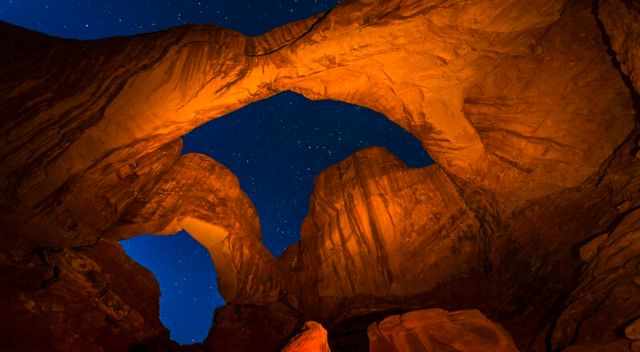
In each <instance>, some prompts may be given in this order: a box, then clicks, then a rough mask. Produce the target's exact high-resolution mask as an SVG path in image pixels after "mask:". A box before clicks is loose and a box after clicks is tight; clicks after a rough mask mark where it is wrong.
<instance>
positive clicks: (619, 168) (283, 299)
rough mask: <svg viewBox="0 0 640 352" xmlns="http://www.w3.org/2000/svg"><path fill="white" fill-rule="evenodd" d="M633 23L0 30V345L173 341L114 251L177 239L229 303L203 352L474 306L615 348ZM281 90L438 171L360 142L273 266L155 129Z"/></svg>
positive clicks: (345, 335) (335, 18)
mask: <svg viewBox="0 0 640 352" xmlns="http://www.w3.org/2000/svg"><path fill="white" fill-rule="evenodd" d="M638 9H639V7H638V3H637V1H635V0H631V1H623V0H601V1H598V2H595V3H594V2H592V1H587V0H578V1H566V0H533V1H524V0H499V1H498V0H477V1H456V0H444V1H423V0H389V1H370V0H351V1H345V2H344V3H342V4H341V5H340V6H338V7H336V8H335V9H333V10H331V11H329V12H327V13H324V14H319V15H317V16H314V17H312V18H309V19H307V20H303V21H299V22H296V23H292V24H288V25H286V26H283V27H281V28H277V29H275V30H273V31H272V32H269V33H266V34H264V35H261V36H257V37H247V36H244V35H242V34H240V33H236V32H233V31H230V30H226V29H221V28H216V27H211V26H185V27H180V28H175V29H172V30H168V31H163V32H158V33H153V34H146V35H141V36H136V37H131V38H113V39H104V40H97V41H72V40H63V39H58V38H51V37H47V36H45V35H42V34H38V33H33V32H30V31H27V30H24V29H21V28H16V27H14V26H12V25H9V24H6V23H1V24H0V36H1V37H2V38H3V41H2V42H1V43H0V49H1V50H0V52H2V53H3V55H0V92H1V93H2V94H1V95H0V97H1V98H0V116H3V118H2V120H1V121H0V138H1V139H0V140H1V141H2V142H3V148H2V149H1V150H0V210H1V211H0V228H1V229H2V231H3V232H2V236H0V271H2V272H3V273H5V274H3V276H2V280H4V281H3V285H2V289H0V304H5V305H6V306H3V307H2V308H3V309H5V311H8V312H10V313H11V314H12V316H16V317H17V318H16V322H15V324H12V325H11V326H10V327H7V328H4V329H0V341H2V343H5V344H6V345H7V347H6V348H8V349H16V348H17V349H19V350H22V351H29V350H33V351H36V350H42V349H43V346H44V345H45V343H46V346H54V347H53V349H58V350H69V349H71V350H73V349H81V350H89V351H91V350H95V351H100V350H126V349H127V348H129V347H136V346H137V347H140V348H147V349H153V348H156V347H157V348H159V349H161V350H163V349H164V350H167V349H170V348H173V347H171V346H172V344H171V343H170V342H169V341H168V338H167V334H166V331H165V330H164V328H163V327H162V325H161V324H160V323H159V322H158V319H157V299H158V292H157V286H156V285H155V284H154V283H153V282H152V280H151V277H150V276H149V274H148V273H147V272H146V271H144V270H143V269H141V268H140V267H139V266H137V265H136V264H135V263H132V262H130V261H129V260H128V259H127V258H126V257H125V256H124V254H123V253H122V251H121V249H120V248H119V247H118V246H117V244H115V241H117V240H120V239H124V238H130V237H131V236H135V235H139V234H142V233H156V234H160V235H168V234H172V233H175V232H176V231H179V230H182V229H185V230H187V231H188V232H189V233H191V235H192V236H194V238H196V239H197V240H198V241H199V242H200V243H202V244H203V246H205V247H206V248H207V249H208V250H209V251H210V253H211V256H212V258H213V261H214V262H215V265H216V268H217V270H218V277H219V280H220V287H221V290H222V294H223V296H224V297H225V299H226V300H227V302H228V303H229V305H227V306H226V307H224V308H222V309H220V310H219V311H218V312H217V314H216V324H215V327H214V328H213V329H212V331H211V333H210V336H209V338H208V339H207V341H206V343H205V344H204V345H203V346H202V348H204V349H208V350H213V349H215V350H216V351H220V350H222V351H225V350H233V351H253V350H256V349H261V350H264V351H277V350H279V349H281V348H283V347H284V345H285V344H286V341H288V340H289V339H290V338H291V337H292V335H293V334H295V332H296V330H297V329H298V328H299V327H300V325H301V324H302V322H304V321H309V320H314V321H320V322H321V323H322V324H323V325H324V326H325V327H326V328H327V330H328V331H329V340H330V341H331V340H332V336H333V339H334V343H333V346H332V350H333V351H334V352H335V351H341V350H349V351H358V350H366V349H367V346H365V345H366V340H365V342H362V339H363V338H365V339H366V330H367V326H369V325H370V323H372V322H375V321H379V320H380V319H381V317H384V316H388V315H392V314H398V313H403V312H407V311H413V310H416V309H423V308H432V307H441V308H445V309H448V310H460V309H469V308H477V309H480V310H482V311H483V312H486V313H487V314H488V315H489V316H491V317H492V319H495V320H496V321H497V322H499V323H500V324H501V325H503V326H504V327H505V328H506V329H508V330H509V331H510V332H511V334H512V335H513V337H514V339H515V341H516V343H517V344H518V346H519V347H520V349H521V350H523V351H546V350H547V349H548V348H549V347H552V348H554V349H566V350H574V351H580V350H593V351H597V350H612V351H614V350H616V349H619V350H621V351H623V350H625V349H627V350H628V349H630V348H632V347H631V346H632V342H631V339H630V338H629V337H625V336H624V335H623V334H621V332H622V331H624V330H625V329H627V328H628V326H629V324H631V323H632V322H633V321H635V319H637V318H638V316H640V305H639V303H638V302H637V299H636V297H640V294H639V293H638V292H637V287H638V285H637V283H638V282H639V280H640V279H638V276H639V275H638V267H637V260H636V259H637V252H638V251H637V248H636V247H637V246H636V244H637V243H638V239H637V236H636V233H637V231H638V229H637V225H638V223H639V222H640V219H639V218H638V213H637V211H638V207H640V159H639V158H638V157H637V155H638V153H639V152H640V143H639V142H640V131H638V128H637V126H638V116H637V112H635V111H634V110H633V106H634V104H636V106H637V103H638V100H637V99H638V95H637V92H635V91H634V90H633V87H636V89H637V88H638V86H640V84H639V81H638V75H637V72H638V64H637V62H638V52H639V51H638V47H639V46H638V40H637V38H638V23H639V21H638V20H637V19H638V18H640V10H638ZM345 82H348V84H345ZM285 90H292V91H295V92H298V93H301V94H304V95H305V96H306V97H308V98H311V99H336V100H341V101H346V102H350V103H354V104H359V105H362V106H366V107H369V108H372V109H374V110H376V111H379V112H382V113H384V114H385V115H386V116H387V117H388V118H389V119H390V120H392V121H394V122H395V123H397V124H399V125H400V126H402V127H403V128H405V129H407V130H408V131H409V132H411V133H412V134H413V135H415V136H416V137H418V138H419V139H420V141H421V142H422V144H423V146H424V147H425V149H426V150H427V151H428V152H429V153H430V155H431V156H432V157H433V158H434V160H435V161H436V162H437V164H436V165H433V166H431V167H428V168H423V169H407V168H406V167H405V166H404V165H403V164H402V163H401V162H399V161H398V160H397V159H396V158H395V157H393V156H392V155H390V154H389V153H387V152H386V151H384V150H381V149H369V150H364V151H360V152H358V153H356V154H355V155H353V156H351V157H350V158H348V159H347V160H345V161H343V162H341V163H339V164H338V165H334V166H332V167H331V168H329V169H328V170H326V171H325V172H323V173H322V174H321V175H319V176H318V179H317V181H316V187H315V190H314V194H313V196H312V201H311V206H310V212H309V214H308V216H307V218H306V219H305V222H304V226H303V228H302V231H301V232H302V236H301V240H300V242H299V243H297V244H295V245H294V246H292V247H291V248H289V249H288V250H287V252H286V253H285V254H284V255H283V256H282V257H280V258H273V256H271V254H270V253H269V252H268V251H267V250H266V249H265V248H264V246H263V245H262V243H261V241H260V236H261V234H260V227H259V221H258V219H257V216H256V212H255V209H254V207H253V205H252V204H251V202H250V201H249V200H248V199H247V197H246V195H245V194H244V193H243V192H242V190H241V189H240V188H239V185H238V182H237V180H236V178H235V176H234V175H233V174H232V173H231V172H230V171H229V170H227V169H226V168H224V167H223V166H222V165H220V164H219V163H217V162H215V161H213V160H211V159H210V158H208V157H206V156H202V155H183V156H181V155H180V154H181V143H180V136H182V135H183V134H185V133H186V132H188V131H190V130H192V129H193V128H195V127H197V126H199V125H201V124H203V123H205V122H207V121H209V120H211V119H214V118H217V117H220V116H222V115H224V114H226V113H228V112H230V111H232V110H234V109H237V108H240V107H242V106H244V105H247V104H250V103H251V102H253V101H257V100H260V99H264V98H267V97H269V96H271V95H273V94H276V93H278V92H281V91H285ZM634 99H635V100H634ZM602 234H608V236H602ZM594 239H595V241H596V242H592V243H591V244H588V243H589V242H591V241H592V240H594ZM585 244H586V246H585ZM580 248H582V249H583V250H582V253H581V255H580V252H581V251H580ZM580 257H582V259H580ZM74 263H76V264H74ZM78 263H84V264H78ZM74 265H75V266H74ZM634 265H635V266H634ZM131 275H134V276H135V280H134V278H132V277H131ZM131 282H135V283H134V284H131ZM123 283H126V285H125V284H123ZM125 288H126V289H125ZM143 298H144V299H143ZM442 314H444V313H442ZM447 316H448V317H449V318H448V319H453V318H451V316H450V315H447ZM394 319H395V318H394ZM392 320H393V319H392ZM5 323H7V324H8V321H7V322H5ZM452 324H453V323H452ZM454 327H455V324H454ZM480 331H482V332H481V333H478V331H475V332H474V334H476V335H478V337H479V338H486V337H487V336H488V335H484V334H483V333H484V332H485V331H484V330H482V329H481V330H480ZM492 331H493V330H492ZM312 332H313V329H312ZM34 335H37V336H39V338H38V339H34V338H32V337H33V336H34ZM421 336H423V335H421ZM425 336H426V335H425ZM429 336H431V335H429ZM492 336H493V335H492ZM500 336H502V335H500ZM633 336H635V335H633V334H632V337H633ZM39 341H42V344H41V342H39ZM424 341H426V340H424ZM500 341H503V340H500ZM356 342H357V343H356ZM425 343H426V342H425ZM451 343H452V344H453V345H455V344H456V343H458V342H456V341H453V340H451ZM421 344H423V345H424V343H422V342H421ZM637 345H638V342H637V341H636V342H634V345H633V346H635V347H633V348H637ZM345 346H355V347H353V348H351V347H349V348H347V347H345ZM1 347H3V348H4V347H5V346H1ZM193 348H200V347H198V346H196V347H193Z"/></svg>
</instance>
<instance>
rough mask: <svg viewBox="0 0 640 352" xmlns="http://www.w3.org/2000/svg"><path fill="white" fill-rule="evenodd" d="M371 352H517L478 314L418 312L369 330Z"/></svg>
mask: <svg viewBox="0 0 640 352" xmlns="http://www.w3.org/2000/svg"><path fill="white" fill-rule="evenodd" d="M368 334H369V343H370V348H369V351H371V352H396V351H402V352H436V351H461V352H484V351H495V352H518V349H517V348H516V346H515V344H514V343H513V340H512V339H511V336H509V334H508V333H507V332H506V331H505V330H504V329H503V328H502V327H500V326H499V325H497V324H495V323H493V322H492V321H491V320H489V319H487V318H486V317H485V316H484V315H482V313H480V312H479V311H477V310H469V311H458V312H452V313H449V312H447V311H444V310H441V309H426V310H418V311H414V312H410V313H406V314H403V315H393V316H390V317H388V318H386V319H384V320H383V321H381V322H379V323H375V324H372V325H371V326H369V331H368Z"/></svg>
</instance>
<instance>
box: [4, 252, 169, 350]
mask: <svg viewBox="0 0 640 352" xmlns="http://www.w3.org/2000/svg"><path fill="white" fill-rule="evenodd" d="M0 261H1V263H2V275H1V276H0V280H1V283H2V297H3V299H2V300H0V308H1V309H2V310H3V311H4V312H5V313H6V314H7V317H10V318H8V319H3V322H2V323H1V324H0V325H1V328H2V337H3V339H2V341H0V350H2V351H45V350H47V351H61V352H62V351H126V350H127V349H128V348H130V347H132V346H136V345H141V346H142V345H144V346H147V348H153V346H156V347H159V346H163V345H164V344H166V342H167V341H168V335H169V333H168V331H167V330H166V329H165V328H164V326H162V324H161V323H160V319H159V305H158V297H159V294H160V290H159V288H158V284H157V283H156V281H155V280H154V278H153V275H152V274H151V273H150V272H148V271H147V270H145V269H143V268H142V267H140V266H139V265H138V264H137V263H135V262H134V261H133V260H131V259H129V257H127V255H126V254H125V253H124V251H123V250H122V248H121V247H120V245H119V244H117V243H112V242H108V241H99V242H98V243H96V244H95V245H93V246H90V247H87V248H69V249H63V250H52V249H45V248H43V249H41V250H39V251H38V252H37V253H34V254H33V256H30V257H28V258H24V257H23V258H13V257H9V256H8V255H6V254H4V255H2V256H1V257H0ZM116 327H117V328H116ZM25 332H29V334H28V335H26V334H25ZM165 347H166V346H165Z"/></svg>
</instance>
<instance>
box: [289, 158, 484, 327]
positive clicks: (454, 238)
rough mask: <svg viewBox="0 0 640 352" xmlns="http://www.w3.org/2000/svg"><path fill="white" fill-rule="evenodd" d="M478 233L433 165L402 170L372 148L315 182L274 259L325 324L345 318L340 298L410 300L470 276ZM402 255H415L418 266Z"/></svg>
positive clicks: (472, 218) (475, 260)
mask: <svg viewBox="0 0 640 352" xmlns="http://www.w3.org/2000/svg"><path fill="white" fill-rule="evenodd" d="M479 228H480V224H479V223H478V221H477V219H476V217H475V215H474V214H473V213H472V212H471V211H470V209H469V208H467V206H466V205H465V204H464V201H463V199H462V198H461V196H460V195H459V194H458V192H457V190H456V188H455V186H454V185H453V183H452V182H451V181H450V179H449V178H448V177H447V176H446V175H445V173H444V172H443V171H442V169H441V168H440V167H438V166H432V167H427V168H423V169H408V168H407V167H406V166H405V165H404V163H403V162H402V161H400V160H398V159H397V158H396V157H395V156H393V155H392V154H390V153H389V152H388V151H386V150H384V149H382V148H371V149H366V150H362V151H360V152H358V153H356V154H354V155H352V156H351V157H349V158H348V159H346V160H344V161H343V162H341V163H339V164H337V165H335V166H332V167H330V168H329V169H328V170H326V171H324V172H323V173H322V174H321V175H320V176H318V177H317V178H316V187H315V189H314V191H313V195H312V199H311V206H310V209H309V215H308V216H307V218H306V219H305V221H304V223H303V225H302V238H301V240H300V243H299V244H298V245H297V246H293V247H290V248H289V249H288V252H287V253H285V254H284V256H283V258H282V259H281V261H284V262H285V263H286V264H287V269H286V271H290V272H294V273H299V275H298V277H297V282H299V283H300V284H301V285H302V287H301V288H300V289H301V293H300V294H299V295H298V296H299V297H300V300H301V303H302V307H303V308H302V310H303V311H304V312H307V313H311V312H313V311H314V310H318V309H320V310H321V311H318V312H317V315H316V316H320V317H322V318H324V319H327V318H328V317H327V316H326V314H331V313H333V314H336V315H338V314H339V315H343V316H345V315H348V312H347V311H345V307H340V308H338V307H339V306H340V303H342V302H344V301H345V300H353V301H354V303H355V304H353V305H352V308H353V309H359V308H361V307H357V303H356V302H357V301H360V302H363V301H366V300H365V299H364V298H365V297H369V298H370V299H369V300H368V301H369V302H368V304H371V303H372V302H371V300H372V299H376V298H378V299H386V300H388V299H389V298H390V297H411V296H413V295H416V294H419V293H422V292H426V291H428V290H430V289H432V288H433V287H435V286H437V285H438V284H440V283H442V282H443V281H446V280H447V279H450V278H451V277H455V276H458V275H461V274H463V273H467V272H470V271H473V270H474V269H475V265H478V263H479V262H480V260H481V256H482V253H481V251H482V238H481V237H480V235H479ZM425 253H430V254H429V256H425V255H424V254H425ZM406 258H421V259H420V266H419V268H416V267H415V263H414V262H411V261H407V260H406ZM305 268H316V269H315V270H306V269H305ZM290 292H291V290H290ZM334 307H335V311H332V310H331V309H332V308H334Z"/></svg>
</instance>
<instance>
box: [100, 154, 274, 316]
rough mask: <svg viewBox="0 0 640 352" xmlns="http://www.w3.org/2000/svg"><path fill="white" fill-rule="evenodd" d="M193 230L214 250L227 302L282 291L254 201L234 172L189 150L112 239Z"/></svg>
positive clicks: (126, 215)
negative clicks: (266, 246) (248, 195)
mask: <svg viewBox="0 0 640 352" xmlns="http://www.w3.org/2000/svg"><path fill="white" fill-rule="evenodd" d="M183 229H184V230H186V231H187V232H189V233H190V234H191V235H192V236H193V237H194V238H195V239H196V240H197V241H198V242H200V243H201V244H202V245H203V246H204V247H205V248H207V249H208V250H209V253H210V254H211V259H212V260H213V262H214V263H215V268H216V271H217V273H218V275H217V277H218V282H219V288H220V293H221V294H222V296H223V297H224V298H225V300H226V301H227V302H230V303H242V304H260V303H263V304H264V303H271V302H275V301H276V300H277V299H278V298H279V296H280V288H281V286H282V282H281V280H282V277H281V274H280V272H279V270H278V269H277V266H276V263H275V259H274V257H273V255H272V254H271V253H270V252H269V251H268V250H267V249H266V248H265V247H264V246H263V244H262V242H261V234H260V222H259V220H258V215H257V212H256V210H255V208H254V206H253V203H251V201H250V200H249V198H248V197H247V195H246V194H245V193H244V192H243V191H242V190H241V189H240V184H239V182H238V180H237V178H236V177H235V175H234V174H233V173H231V171H229V170H228V169H227V168H226V167H224V166H223V165H221V164H219V163H217V162H215V161H214V160H212V159H211V158H209V157H207V156H205V155H201V154H186V155H183V156H182V157H180V158H179V159H178V160H177V161H176V162H175V163H174V164H173V165H172V166H171V168H170V169H169V170H168V171H167V172H166V173H165V174H164V175H162V177H161V178H160V179H159V180H158V181H157V182H156V183H155V185H154V187H153V188H152V189H150V190H149V191H148V193H147V194H145V195H141V196H139V197H137V198H135V199H134V200H133V201H132V202H130V204H129V206H128V207H127V208H126V209H125V210H124V212H123V215H122V217H121V218H120V221H119V226H117V227H114V228H112V229H111V231H110V232H109V233H108V234H107V236H108V237H111V238H122V237H130V236H132V235H135V234H140V233H155V234H175V233H176V232H178V231H180V230H183Z"/></svg>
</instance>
